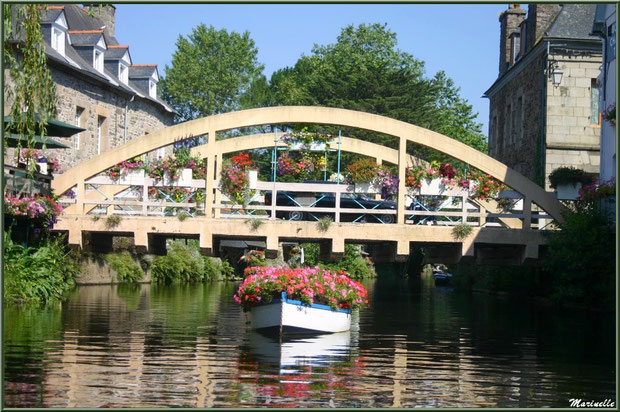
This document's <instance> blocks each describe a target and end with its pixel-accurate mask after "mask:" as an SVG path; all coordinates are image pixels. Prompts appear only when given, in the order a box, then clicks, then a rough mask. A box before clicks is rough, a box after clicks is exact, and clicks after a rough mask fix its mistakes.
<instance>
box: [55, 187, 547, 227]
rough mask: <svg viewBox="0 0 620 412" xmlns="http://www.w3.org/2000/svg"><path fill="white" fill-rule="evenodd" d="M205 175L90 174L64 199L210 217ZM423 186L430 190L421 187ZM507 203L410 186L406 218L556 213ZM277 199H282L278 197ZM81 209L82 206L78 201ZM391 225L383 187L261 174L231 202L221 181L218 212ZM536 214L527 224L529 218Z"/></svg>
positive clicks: (89, 206) (512, 220) (391, 208)
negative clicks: (365, 189)
mask: <svg viewBox="0 0 620 412" xmlns="http://www.w3.org/2000/svg"><path fill="white" fill-rule="evenodd" d="M206 189H207V188H206V184H205V180H202V179H191V178H189V179H187V178H186V179H184V180H182V181H178V182H175V183H171V182H167V181H162V180H155V179H152V178H150V177H148V176H142V177H137V178H135V179H122V180H118V181H114V180H112V179H110V178H109V177H107V176H96V177H93V178H91V179H88V180H87V181H85V190H84V198H83V199H79V200H80V201H77V199H76V198H74V197H73V198H71V197H68V196H64V197H62V198H61V199H60V202H61V204H64V205H65V206H66V207H68V209H67V213H69V214H85V215H126V216H162V217H163V216H177V217H179V219H181V218H186V217H196V216H204V212H205V200H204V199H205V197H206V196H205V195H206ZM423 193H424V192H423ZM509 197H510V198H505V199H506V200H504V201H503V202H504V205H503V207H499V206H498V203H497V201H496V200H488V201H479V200H476V199H472V198H471V197H470V193H469V192H468V191H467V190H463V189H451V190H444V191H439V192H431V193H429V192H426V193H424V194H422V193H419V192H418V191H413V190H411V189H409V191H408V193H407V196H406V202H405V209H406V210H405V223H406V224H418V225H422V224H427V225H445V226H452V225H457V224H461V223H466V224H468V225H471V226H479V227H482V226H484V227H489V226H497V227H512V228H521V227H531V228H534V229H535V228H538V229H543V228H545V227H546V226H548V224H549V223H550V222H551V217H550V216H549V215H547V214H546V213H544V211H541V210H538V209H537V208H536V206H535V205H532V207H531V210H530V211H529V213H525V212H524V204H525V202H524V199H522V198H520V197H519V194H518V193H516V192H512V193H511V196H509ZM274 199H276V201H274ZM78 206H79V207H82V208H83V210H78V209H77V207H78ZM325 216H327V217H329V218H330V219H332V220H333V221H335V222H357V223H378V224H391V223H394V222H396V218H397V205H396V202H393V201H390V200H385V199H381V197H380V195H379V194H377V193H360V191H359V190H357V191H356V187H355V186H354V185H348V184H331V183H284V182H275V183H274V182H262V181H258V182H257V183H256V185H255V186H254V187H253V188H252V189H251V192H249V193H247V194H246V196H245V198H244V202H243V204H236V203H235V202H232V201H231V200H230V199H229V198H228V196H226V195H225V194H224V193H222V192H221V190H220V189H219V185H218V182H216V183H215V192H214V203H213V206H212V216H211V217H213V218H220V219H285V220H293V221H299V220H310V221H312V220H318V219H320V218H321V217H325ZM528 217H530V218H531V222H529V223H530V224H529V225H525V224H524V223H525V219H527V218H528Z"/></svg>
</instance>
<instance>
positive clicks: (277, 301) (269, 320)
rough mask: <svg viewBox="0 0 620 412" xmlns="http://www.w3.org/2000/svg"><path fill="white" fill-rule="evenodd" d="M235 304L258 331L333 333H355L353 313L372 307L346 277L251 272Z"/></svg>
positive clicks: (315, 271)
mask: <svg viewBox="0 0 620 412" xmlns="http://www.w3.org/2000/svg"><path fill="white" fill-rule="evenodd" d="M245 273H246V275H247V277H246V278H245V280H244V281H243V283H242V284H241V286H239V289H238V290H237V293H236V294H235V295H234V299H235V301H236V302H237V303H239V304H240V305H241V306H242V307H243V309H244V311H246V312H249V313H250V322H251V326H252V328H253V329H257V330H263V331H269V330H271V331H275V332H277V333H280V334H287V333H289V334H290V333H305V332H311V333H332V332H344V331H348V330H350V329H351V312H352V310H354V309H358V308H360V307H363V306H366V305H368V292H367V291H366V289H364V287H363V286H362V285H361V284H360V283H358V282H355V281H354V280H352V279H351V278H349V277H348V276H347V275H346V273H345V272H344V271H340V272H334V271H331V270H326V269H321V268H319V267H315V268H310V267H306V268H297V269H288V268H273V267H250V268H247V269H246V272H245Z"/></svg>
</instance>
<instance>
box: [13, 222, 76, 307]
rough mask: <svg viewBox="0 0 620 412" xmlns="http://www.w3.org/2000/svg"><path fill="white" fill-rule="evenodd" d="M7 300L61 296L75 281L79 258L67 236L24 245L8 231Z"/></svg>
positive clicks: (33, 300)
mask: <svg viewBox="0 0 620 412" xmlns="http://www.w3.org/2000/svg"><path fill="white" fill-rule="evenodd" d="M3 259H4V300H5V302H7V303H18V304H21V303H46V302H49V301H54V300H60V299H62V297H63V295H64V294H65V293H66V292H67V291H68V290H70V289H71V288H73V286H74V285H75V281H74V279H75V276H76V275H77V274H78V273H79V272H80V268H79V265H78V263H77V259H76V257H75V256H74V254H73V253H71V252H70V251H68V250H67V248H66V246H65V242H64V239H63V238H54V239H43V240H42V241H41V242H40V243H39V244H38V245H37V247H36V248H35V247H24V246H22V245H20V244H17V243H14V242H13V240H12V239H11V237H10V236H9V235H8V234H7V233H6V232H5V234H4V256H3Z"/></svg>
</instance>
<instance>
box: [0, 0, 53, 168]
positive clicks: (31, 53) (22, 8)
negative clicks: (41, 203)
mask: <svg viewBox="0 0 620 412" xmlns="http://www.w3.org/2000/svg"><path fill="white" fill-rule="evenodd" d="M2 8H3V9H2V12H3V24H4V38H3V39H2V40H3V46H4V53H3V59H4V66H5V68H6V69H8V71H9V76H10V81H7V82H6V84H5V87H6V89H5V93H6V95H5V102H6V103H8V104H9V105H10V106H11V111H10V113H11V117H12V119H13V120H12V123H11V124H9V125H8V126H7V130H8V129H11V130H13V131H15V132H17V133H19V134H21V135H24V136H26V137H27V146H28V148H33V147H34V137H35V136H36V134H37V130H38V128H37V127H36V123H37V120H36V119H37V117H38V118H39V121H40V122H41V124H43V125H44V124H45V123H46V122H47V120H49V119H50V118H51V117H53V116H54V115H55V114H56V87H55V85H54V82H53V80H52V75H51V72H50V70H49V68H48V67H47V57H46V55H45V48H44V43H43V33H42V31H41V15H40V12H41V10H44V9H45V6H41V5H38V4H23V5H15V4H13V5H11V4H3V5H2ZM39 133H40V134H41V136H43V135H44V134H45V127H42V128H40V130H39ZM32 167H34V164H33V165H32Z"/></svg>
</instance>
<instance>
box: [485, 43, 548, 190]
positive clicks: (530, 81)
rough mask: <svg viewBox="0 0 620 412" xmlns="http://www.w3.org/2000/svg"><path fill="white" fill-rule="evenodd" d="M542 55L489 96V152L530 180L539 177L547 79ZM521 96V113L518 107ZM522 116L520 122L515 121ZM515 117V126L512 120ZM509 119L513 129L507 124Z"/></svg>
mask: <svg viewBox="0 0 620 412" xmlns="http://www.w3.org/2000/svg"><path fill="white" fill-rule="evenodd" d="M543 59H544V56H543V55H542V54H541V55H540V56H539V57H537V58H535V59H534V60H533V61H532V62H530V64H528V65H527V67H525V68H524V69H523V70H522V71H521V72H520V73H518V74H517V75H516V76H515V77H514V78H513V79H512V80H511V81H510V82H508V83H507V84H506V85H505V86H504V87H503V88H502V89H500V90H499V91H498V92H497V93H496V94H495V95H494V96H493V97H492V98H491V99H490V122H489V124H491V125H492V127H494V128H495V130H491V133H490V139H489V155H490V156H492V157H494V158H496V159H497V160H499V161H501V162H503V163H505V164H507V165H508V166H509V167H511V168H513V169H515V170H516V171H518V172H519V173H521V174H523V175H525V176H526V177H527V178H529V179H531V180H535V178H536V162H537V147H538V145H539V136H540V135H541V129H540V124H541V104H542V102H541V97H542V95H541V93H542V87H543V82H544V77H543V76H544V73H543V69H542V64H543ZM519 99H521V103H520V104H521V108H522V114H521V115H517V113H516V110H517V107H518V106H519ZM519 116H520V117H521V119H522V121H521V124H520V125H517V122H516V120H517V119H518V117H519ZM513 118H514V120H515V122H514V127H513V124H512V120H513ZM508 121H510V122H511V125H510V128H509V127H507V126H506V123H507V122H508Z"/></svg>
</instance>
